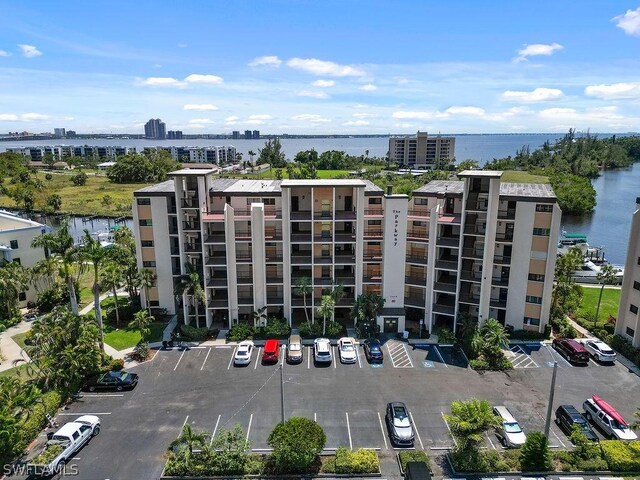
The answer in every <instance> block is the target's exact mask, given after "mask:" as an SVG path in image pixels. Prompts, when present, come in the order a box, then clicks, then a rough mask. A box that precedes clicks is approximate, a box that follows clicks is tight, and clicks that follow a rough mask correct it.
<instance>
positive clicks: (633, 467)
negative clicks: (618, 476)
mask: <svg viewBox="0 0 640 480" xmlns="http://www.w3.org/2000/svg"><path fill="white" fill-rule="evenodd" d="M600 446H601V447H602V456H603V457H604V459H605V460H606V461H607V464H608V465H609V470H612V471H614V472H640V441H635V442H623V441H621V440H605V441H602V442H600Z"/></svg>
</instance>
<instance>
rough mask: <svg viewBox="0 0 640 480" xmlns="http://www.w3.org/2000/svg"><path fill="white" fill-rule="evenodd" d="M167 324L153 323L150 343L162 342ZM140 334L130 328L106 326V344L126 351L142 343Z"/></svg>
mask: <svg viewBox="0 0 640 480" xmlns="http://www.w3.org/2000/svg"><path fill="white" fill-rule="evenodd" d="M164 327H165V324H164V323H161V322H154V323H152V324H151V325H150V326H149V328H151V334H150V336H149V342H159V341H161V340H162V332H163V330H164ZM140 338H141V337H140V333H139V332H138V331H137V330H130V329H128V328H120V329H118V328H115V327H114V326H112V325H107V324H105V326H104V343H106V344H107V345H109V346H111V347H113V348H115V349H116V350H124V349H125V348H131V347H135V346H136V345H137V344H138V342H139V341H140Z"/></svg>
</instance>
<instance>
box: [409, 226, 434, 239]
mask: <svg viewBox="0 0 640 480" xmlns="http://www.w3.org/2000/svg"><path fill="white" fill-rule="evenodd" d="M428 239H429V233H428V232H427V230H426V229H424V230H421V229H418V228H409V229H408V230H407V240H410V241H414V242H426V241H427V240H428Z"/></svg>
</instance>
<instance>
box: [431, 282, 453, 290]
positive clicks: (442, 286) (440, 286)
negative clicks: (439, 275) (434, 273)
mask: <svg viewBox="0 0 640 480" xmlns="http://www.w3.org/2000/svg"><path fill="white" fill-rule="evenodd" d="M433 289H434V290H438V291H440V292H447V293H456V284H455V283H449V282H436V283H435V284H434V285H433Z"/></svg>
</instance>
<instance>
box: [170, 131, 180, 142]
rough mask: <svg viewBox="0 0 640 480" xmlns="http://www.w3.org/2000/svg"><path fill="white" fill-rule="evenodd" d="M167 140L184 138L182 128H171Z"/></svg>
mask: <svg viewBox="0 0 640 480" xmlns="http://www.w3.org/2000/svg"><path fill="white" fill-rule="evenodd" d="M167 140H182V130H169V131H168V132H167Z"/></svg>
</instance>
